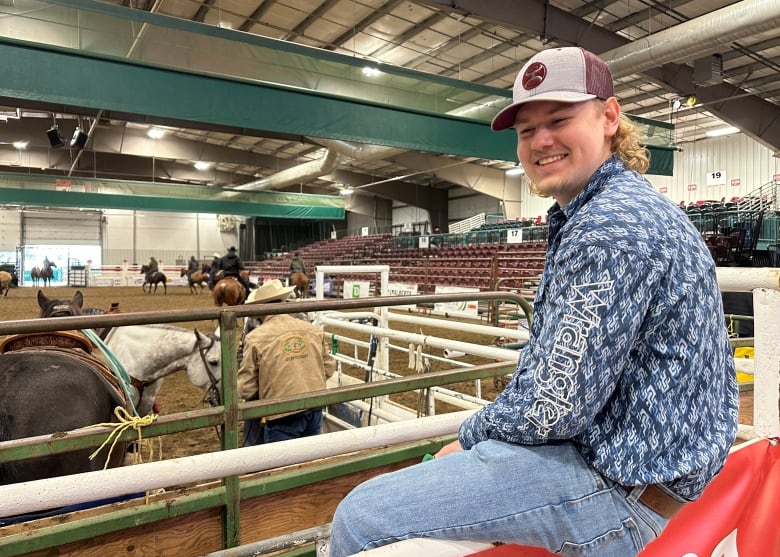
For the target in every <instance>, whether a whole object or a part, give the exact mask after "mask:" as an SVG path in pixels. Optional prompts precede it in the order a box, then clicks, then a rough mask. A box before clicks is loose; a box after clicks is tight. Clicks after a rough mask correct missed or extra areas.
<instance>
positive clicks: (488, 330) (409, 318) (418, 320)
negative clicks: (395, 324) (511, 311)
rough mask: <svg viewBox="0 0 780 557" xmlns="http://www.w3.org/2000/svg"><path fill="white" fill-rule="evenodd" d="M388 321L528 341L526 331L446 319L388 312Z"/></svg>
mask: <svg viewBox="0 0 780 557" xmlns="http://www.w3.org/2000/svg"><path fill="white" fill-rule="evenodd" d="M387 319H388V320H389V321H400V322H401V323H413V324H417V325H428V326H431V327H440V328H442V329H452V330H457V331H462V330H464V329H467V330H468V331H469V332H471V333H476V334H480V335H488V336H494V337H508V338H513V339H517V340H528V331H526V330H522V329H508V328H506V327H493V326H492V325H478V324H476V323H465V322H463V321H450V320H448V319H433V318H431V317H423V316H419V315H406V314H403V313H395V312H390V313H389V314H388V316H387Z"/></svg>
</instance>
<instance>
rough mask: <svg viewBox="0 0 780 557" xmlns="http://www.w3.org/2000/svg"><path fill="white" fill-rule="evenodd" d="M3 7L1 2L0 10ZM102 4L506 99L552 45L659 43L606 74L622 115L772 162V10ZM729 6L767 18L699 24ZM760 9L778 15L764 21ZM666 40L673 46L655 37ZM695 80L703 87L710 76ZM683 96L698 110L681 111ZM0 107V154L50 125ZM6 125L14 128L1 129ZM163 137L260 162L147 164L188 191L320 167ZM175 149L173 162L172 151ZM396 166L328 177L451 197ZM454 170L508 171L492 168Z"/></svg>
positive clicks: (319, 150)
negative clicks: (755, 150)
mask: <svg viewBox="0 0 780 557" xmlns="http://www.w3.org/2000/svg"><path fill="white" fill-rule="evenodd" d="M19 1H21V0H17V3H18V2H19ZM9 2H11V0H4V3H6V4H7V3H9ZM11 3H12V2H11ZM106 3H109V4H115V5H121V6H125V7H127V8H130V9H136V10H145V11H150V12H154V13H157V14H161V15H167V16H173V17H177V18H183V19H187V20H192V21H196V22H201V23H204V24H207V25H213V26H220V27H226V28H231V29H234V30H239V31H243V32H247V33H254V34H258V35H263V36H266V37H270V38H274V39H280V40H284V41H291V42H295V43H299V44H303V45H307V46H312V47H316V48H320V49H326V50H330V51H333V52H336V53H340V54H345V55H349V56H355V57H360V58H362V59H366V60H370V61H375V62H380V63H382V64H389V65H394V66H400V67H404V68H410V69H414V70H417V71H422V72H427V73H432V74H436V75H440V76H446V77H450V78H455V79H458V80H463V81H469V82H474V83H479V84H484V85H488V86H492V87H497V88H502V89H511V87H512V83H513V81H514V78H515V75H516V73H517V71H518V69H519V68H520V67H521V65H522V64H523V63H524V62H525V61H526V60H527V59H528V58H529V57H530V56H531V55H532V54H533V53H534V52H537V51H539V50H541V49H543V48H547V47H549V46H558V45H561V46H563V45H569V44H580V45H582V46H584V47H586V48H589V49H590V50H593V51H594V52H597V53H600V54H603V55H604V58H605V59H606V60H608V61H609V62H610V63H611V62H612V61H613V59H612V58H611V56H610V55H609V54H610V52H611V51H613V50H614V49H617V51H620V54H621V55H623V54H625V52H626V50H627V49H629V48H636V49H643V48H645V47H646V45H647V44H649V43H650V42H652V41H654V40H658V41H659V43H661V44H660V46H653V47H652V48H650V49H649V50H650V62H645V63H644V65H643V66H642V67H641V68H640V69H641V70H642V73H634V74H628V71H627V70H625V69H620V70H619V71H615V68H616V67H618V66H613V71H615V75H616V80H617V84H618V88H617V96H618V98H619V99H620V100H621V104H622V106H623V109H624V111H626V112H628V113H630V114H634V115H638V116H644V117H647V118H652V119H657V120H662V121H665V122H672V123H674V124H675V126H676V130H675V135H674V141H675V142H676V143H677V144H679V145H682V144H685V143H688V142H691V141H699V140H703V139H705V138H706V136H705V134H706V132H707V131H710V130H713V129H719V128H723V127H725V126H728V125H734V126H737V127H739V128H740V129H741V130H743V131H745V132H746V133H748V134H749V135H751V137H754V138H756V139H757V140H759V141H761V142H762V143H764V144H765V145H766V146H768V147H769V148H771V149H773V150H775V151H780V140H778V139H777V137H778V135H780V134H778V133H777V132H772V130H773V128H775V127H777V126H776V119H777V118H778V116H780V106H778V104H780V103H779V102H778V101H780V93H778V91H780V77H779V76H780V71H778V70H780V24H778V21H780V19H779V18H780V14H778V13H776V12H780V6H779V5H780V2H779V1H777V0H774V2H768V1H767V0H744V1H743V2H738V3H737V2H732V1H729V0H691V1H686V0H665V1H658V2H656V1H654V0H620V1H610V0H592V1H581V0H550V1H549V2H545V1H544V0H462V1H461V0H417V1H406V0H201V1H195V0H156V1H152V0H147V1H139V0H111V1H107V2H106ZM729 6H731V8H732V9H740V10H743V11H744V12H746V13H748V14H750V13H752V12H755V11H758V12H759V13H762V14H764V16H765V17H764V18H763V19H764V20H765V21H766V22H767V24H766V26H765V27H757V26H745V27H744V28H741V29H736V30H734V31H730V34H728V35H726V31H725V28H724V26H723V25H719V20H717V19H714V20H713V21H708V18H709V19H711V18H712V14H713V13H714V12H715V11H716V10H719V9H721V8H725V7H729ZM766 6H770V7H771V6H775V8H773V9H771V8H770V9H771V11H770V12H767V10H766V9H765V8H766ZM0 9H2V8H0ZM708 14H709V15H708ZM732 19H734V18H732ZM681 25H687V26H688V27H691V26H697V25H698V26H697V27H694V28H693V30H688V31H685V32H682V33H679V32H677V33H676V32H675V29H678V30H679V29H685V28H684V27H678V26H681ZM664 33H666V34H667V35H669V34H671V35H672V36H671V37H669V38H664V35H663V34H664ZM659 38H660V39H659ZM663 45H671V46H672V47H673V48H674V50H673V51H672V52H668V51H667V52H665V53H662V52H660V51H661V48H662V47H663ZM712 54H718V55H720V56H722V59H723V72H722V75H721V76H720V78H718V76H717V75H716V76H715V79H714V80H713V82H712V83H711V84H704V83H702V78H701V74H698V75H697V74H696V72H694V60H695V59H705V62H706V61H709V60H711V55H712ZM653 56H657V58H655V59H653V58H652V57H653ZM616 63H618V64H619V61H616ZM627 63H632V62H630V61H629V62H627ZM628 67H630V68H632V69H633V68H636V67H638V66H636V65H630V66H628ZM705 73H707V75H708V76H709V77H711V76H712V75H711V74H712V72H705ZM697 81H699V83H697ZM689 97H695V99H694V98H692V99H691V100H690V103H686V101H687V100H688V98H689ZM677 99H679V100H681V101H682V102H681V104H680V106H679V108H675V100H677ZM3 104H6V106H0V147H2V146H3V143H4V144H5V145H6V146H8V145H9V144H10V143H12V142H13V141H15V140H17V139H19V138H18V137H14V136H12V135H11V132H10V131H9V130H11V129H13V131H14V133H21V132H22V131H23V130H24V129H25V127H24V123H25V122H28V123H29V125H30V126H32V125H33V124H35V125H36V129H39V128H40V121H41V119H51V118H52V113H51V112H48V111H46V110H45V108H46V107H45V106H41V103H38V104H36V105H35V106H32V105H27V106H25V103H24V102H22V101H19V104H14V103H13V100H12V99H6V100H5V102H4V103H3ZM3 116H5V117H6V118H5V119H6V120H7V121H6V122H5V123H4V122H3V120H4V118H3ZM17 117H20V118H18V119H17ZM56 117H58V118H69V117H70V118H77V117H80V118H81V120H80V122H81V124H82V127H86V126H89V125H91V124H92V123H93V122H94V115H93V116H92V119H90V116H89V115H84V114H82V115H80V116H77V115H67V114H56ZM14 123H15V127H12V126H11V125H10V124H14ZM98 123H99V125H100V126H101V128H106V130H111V129H114V130H115V131H117V132H120V131H121V133H122V134H126V135H128V136H129V137H132V136H133V135H134V134H137V135H139V136H140V135H143V134H145V133H146V131H147V130H148V129H149V128H150V126H149V125H148V124H146V123H144V120H143V119H141V118H139V119H137V121H134V120H133V119H132V118H130V117H128V119H127V120H114V119H112V120H105V119H103V120H100V121H99V122H98ZM158 127H159V126H158ZM38 134H40V132H38ZM166 134H167V135H166V137H165V138H164V139H163V140H162V141H166V142H181V143H182V144H190V143H195V144H208V145H211V146H216V147H220V148H224V149H230V150H238V151H244V152H246V151H250V152H252V153H256V154H258V155H260V156H262V160H263V161H266V162H265V163H264V164H236V163H226V162H224V161H220V160H217V161H216V163H217V166H216V168H215V169H211V170H207V171H204V172H198V171H193V169H192V162H193V161H192V160H189V159H187V158H174V159H172V160H171V159H166V158H165V157H160V153H157V154H156V155H157V156H158V157H159V163H158V165H159V166H161V167H165V174H166V176H167V177H168V179H170V180H174V181H176V180H181V181H187V182H190V183H203V184H216V185H220V186H226V185H237V184H240V183H244V182H249V181H252V180H257V179H258V178H263V177H267V176H270V175H273V174H274V173H275V172H277V171H278V170H279V169H280V168H287V167H289V166H291V165H297V164H302V163H305V162H308V161H312V160H316V159H319V158H320V157H322V156H323V153H324V148H323V147H322V145H320V144H318V143H316V142H315V141H313V140H311V141H310V140H308V139H307V140H305V141H290V140H286V139H279V138H273V137H264V136H263V135H262V134H259V133H251V134H247V135H244V134H241V133H236V131H235V130H219V129H213V128H212V129H206V128H205V126H204V127H202V126H197V127H196V126H193V128H181V127H174V126H171V127H168V128H167V129H166ZM44 139H45V138H44ZM92 148H96V147H93V146H92V145H89V144H88V146H87V149H86V150H85V151H86V152H89V150H90V149H92ZM182 151H184V149H181V150H176V149H172V150H171V152H172V153H174V152H182ZM3 153H5V154H3ZM153 155H154V154H151V153H150V154H149V155H148V156H153ZM82 156H84V155H82ZM86 156H88V154H87V155H86ZM273 160H276V161H279V163H278V164H276V165H275V166H276V168H274V164H273V163H268V161H273ZM401 160H402V158H401ZM398 161H399V159H398V158H396V159H394V160H390V158H389V157H388V159H386V160H385V159H372V160H368V161H359V160H347V161H346V162H344V163H343V164H342V166H340V167H339V169H342V170H347V171H352V172H357V173H362V174H365V175H369V176H371V177H372V179H374V180H376V181H381V180H385V179H388V178H394V177H399V176H403V177H404V180H405V181H408V182H412V183H417V184H425V185H432V186H439V187H452V186H453V182H452V181H450V180H447V179H444V178H443V177H441V176H439V175H438V174H436V173H435V172H430V171H428V172H423V171H420V170H419V169H417V170H415V169H410V168H409V167H406V166H403V165H401V164H399V162H398ZM67 162H70V164H67ZM465 163H471V164H479V165H483V166H494V167H497V168H508V167H509V165H507V164H506V163H503V162H498V161H484V160H468V161H465ZM102 164H103V166H100V167H97V168H93V169H92V170H91V172H93V173H94V175H95V176H97V177H107V178H112V177H121V178H125V179H137V180H147V179H148V180H152V179H156V180H160V176H159V175H158V176H156V177H153V176H148V175H144V174H141V175H137V176H134V175H133V174H132V171H131V170H128V169H127V166H128V165H123V164H122V162H121V161H119V160H117V157H113V158H111V160H110V161H108V160H107V161H106V162H104V163H102ZM3 166H5V167H6V168H3ZM28 166H30V168H28ZM2 170H17V171H20V170H21V171H27V170H29V171H31V172H32V171H40V169H35V168H32V165H28V164H27V163H26V162H25V157H24V155H23V154H22V153H19V154H16V156H15V157H14V152H13V151H12V150H10V148H7V149H6V150H5V151H2V150H0V171H2ZM48 171H49V172H52V173H62V174H66V175H67V174H71V173H74V172H75V173H76V175H77V174H78V163H76V164H73V161H72V160H70V161H66V162H65V163H64V164H60V165H54V167H50V168H49V169H48ZM307 185H308V186H311V187H313V188H314V191H316V190H317V188H320V189H322V190H323V191H330V192H332V191H333V186H334V185H336V186H337V184H336V179H335V178H334V177H333V176H332V175H326V176H324V177H319V178H312V179H311V180H310V181H309V182H308V184H307Z"/></svg>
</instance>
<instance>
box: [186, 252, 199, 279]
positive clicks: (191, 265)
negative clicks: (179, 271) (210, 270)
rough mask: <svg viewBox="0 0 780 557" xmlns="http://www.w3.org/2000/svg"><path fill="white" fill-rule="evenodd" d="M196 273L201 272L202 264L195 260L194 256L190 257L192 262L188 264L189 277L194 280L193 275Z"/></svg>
mask: <svg viewBox="0 0 780 557" xmlns="http://www.w3.org/2000/svg"><path fill="white" fill-rule="evenodd" d="M195 271H200V262H199V261H198V260H197V259H195V256H194V255H191V256H190V261H189V263H188V264H187V276H188V277H190V278H192V273H194V272H195Z"/></svg>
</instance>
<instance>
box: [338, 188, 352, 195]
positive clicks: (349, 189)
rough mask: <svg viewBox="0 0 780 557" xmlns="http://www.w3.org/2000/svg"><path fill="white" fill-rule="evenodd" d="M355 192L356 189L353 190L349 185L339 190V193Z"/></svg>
mask: <svg viewBox="0 0 780 557" xmlns="http://www.w3.org/2000/svg"><path fill="white" fill-rule="evenodd" d="M353 193H355V190H353V189H352V188H350V187H349V186H347V187H345V188H342V189H340V190H339V195H352V194H353Z"/></svg>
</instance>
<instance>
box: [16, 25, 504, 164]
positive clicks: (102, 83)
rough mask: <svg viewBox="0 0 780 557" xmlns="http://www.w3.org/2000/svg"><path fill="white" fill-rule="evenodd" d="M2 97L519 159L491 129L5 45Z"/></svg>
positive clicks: (311, 95)
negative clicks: (8, 61) (5, 62)
mask: <svg viewBox="0 0 780 557" xmlns="http://www.w3.org/2000/svg"><path fill="white" fill-rule="evenodd" d="M0 41H2V42H0V59H2V60H13V61H14V63H13V64H8V65H7V66H6V67H5V69H4V70H3V79H2V82H0V96H4V97H10V98H17V99H28V100H33V101H40V100H45V101H46V102H51V103H57V104H63V105H66V106H79V107H85V108H92V109H94V110H95V111H97V110H100V109H103V110H110V111H119V112H125V113H132V114H138V115H149V116H157V117H163V118H173V119H177V120H184V121H190V122H194V123H197V122H203V123H210V124H218V125H229V126H236V127H240V128H249V129H255V130H262V131H268V132H278V133H286V134H294V135H300V136H312V137H320V138H326V139H340V140H344V141H354V142H360V143H369V144H374V145H387V146H391V147H401V148H404V149H412V150H420V151H429V152H434V153H449V154H453V155H460V156H464V157H479V158H486V159H497V160H507V161H515V159H516V155H515V146H514V142H513V141H507V138H506V137H505V136H502V135H501V134H497V133H494V132H492V131H491V130H490V126H487V125H486V124H485V123H484V122H479V121H471V120H466V119H463V118H457V117H454V116H447V115H441V114H432V113H424V112H419V111H413V110H404V109H399V108H396V107H392V106H386V105H380V104H376V103H371V102H368V101H358V100H351V99H347V98H340V97H336V96H330V95H326V94H322V93H313V92H310V91H303V90H298V89H292V88H285V87H282V86H273V85H269V84H264V83H248V82H243V81H237V80H230V79H225V78H220V77H214V76H207V75H194V74H189V73H184V72H181V71H176V70H170V69H163V68H153V67H148V66H142V65H139V64H137V63H133V62H130V61H125V60H112V59H106V58H95V57H90V56H86V55H84V54H81V53H79V52H76V51H65V50H58V49H54V48H53V47H44V46H41V45H37V44H33V43H24V42H22V41H14V40H11V39H7V38H0Z"/></svg>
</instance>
